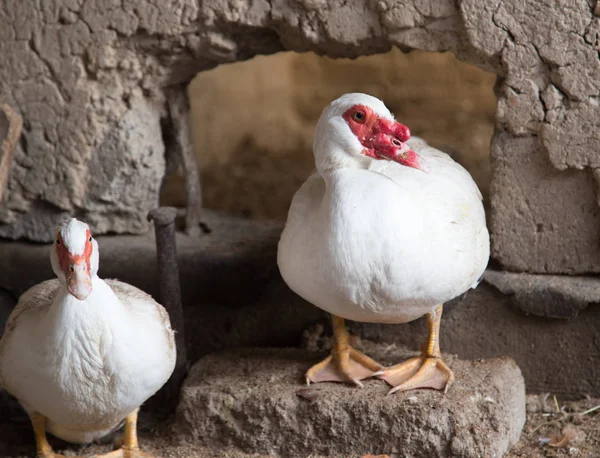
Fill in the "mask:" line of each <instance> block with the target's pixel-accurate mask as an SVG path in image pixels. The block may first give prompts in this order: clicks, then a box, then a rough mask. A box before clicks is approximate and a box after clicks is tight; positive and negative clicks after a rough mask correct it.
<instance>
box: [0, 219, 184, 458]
mask: <svg viewBox="0 0 600 458" xmlns="http://www.w3.org/2000/svg"><path fill="white" fill-rule="evenodd" d="M50 260H51V262H52V269H53V270H54V273H55V274H56V276H57V277H58V279H54V280H48V281H45V282H43V283H40V284H38V285H36V286H34V287H32V288H31V289H29V290H28V291H26V292H25V293H24V294H23V295H22V296H21V298H20V299H19V303H18V304H17V306H16V307H15V309H14V311H13V312H12V314H11V315H10V317H9V319H8V322H7V324H6V330H5V333H4V336H3V337H2V340H0V386H2V388H4V389H5V390H6V391H8V392H9V393H11V394H12V395H13V396H14V397H15V398H16V399H17V400H18V401H19V402H20V403H21V405H22V406H23V408H24V409H25V410H26V411H27V413H28V414H29V416H30V418H31V422H32V424H33V429H34V432H35V438H36V443H37V456H38V457H40V458H56V457H60V456H61V455H58V454H56V453H54V451H53V450H52V447H51V446H50V444H49V443H48V441H47V439H46V431H48V432H50V433H52V434H53V435H54V436H56V437H59V438H61V439H63V440H66V441H68V442H73V443H89V442H93V441H95V440H98V439H100V438H102V437H104V436H106V435H107V434H109V433H111V432H113V431H115V430H117V429H118V428H120V427H121V426H122V424H123V422H124V423H125V431H124V438H123V446H122V447H121V448H120V449H118V450H115V451H113V452H110V453H108V454H106V455H103V456H104V457H106V458H117V457H124V458H138V457H148V456H149V455H147V454H145V453H143V452H141V451H140V448H139V445H138V440H137V432H136V430H137V412H138V409H139V407H140V406H141V405H142V403H144V402H145V401H146V400H147V399H148V398H150V397H151V396H152V395H153V394H154V393H156V392H157V391H158V390H159V389H160V388H161V387H162V386H163V385H164V384H165V383H166V382H167V380H168V379H169V377H170V376H171V373H172V372H173V369H174V367H175V359H176V352H175V340H174V333H173V331H172V329H171V324H170V320H169V316H168V313H167V311H166V310H165V309H164V308H163V307H162V306H161V305H160V304H158V303H157V302H156V301H154V300H153V299H152V297H151V296H149V295H148V294H146V293H144V292H143V291H141V290H139V289H137V288H135V287H133V286H131V285H128V284H126V283H123V282H120V281H117V280H106V281H105V280H102V279H100V278H99V277H98V275H97V274H98V265H99V253H98V244H97V242H96V240H94V238H93V237H92V236H91V233H90V229H89V227H88V226H87V224H85V223H83V222H81V221H78V220H76V219H74V218H73V219H71V220H70V221H68V222H67V223H65V224H64V225H63V226H62V227H61V228H60V229H59V231H58V234H57V236H56V240H55V242H54V244H53V246H52V248H51V254H50Z"/></svg>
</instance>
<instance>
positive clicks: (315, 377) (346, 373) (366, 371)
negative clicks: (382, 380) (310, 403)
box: [305, 315, 383, 387]
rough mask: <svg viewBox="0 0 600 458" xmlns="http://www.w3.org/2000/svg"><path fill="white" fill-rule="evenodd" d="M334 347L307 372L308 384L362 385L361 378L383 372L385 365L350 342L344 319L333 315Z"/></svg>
mask: <svg viewBox="0 0 600 458" xmlns="http://www.w3.org/2000/svg"><path fill="white" fill-rule="evenodd" d="M332 321H333V348H332V350H331V355H329V356H328V357H327V358H325V359H324V360H323V361H321V362H320V363H317V364H315V365H314V366H313V367H311V368H310V369H309V370H308V371H307V372H306V375H305V377H306V384H307V385H308V384H310V383H319V382H344V383H351V384H354V385H356V386H359V387H362V386H363V385H362V383H360V381H361V380H364V379H366V378H369V377H373V376H378V375H381V374H383V366H382V365H381V364H379V363H378V362H377V361H374V360H373V359H371V358H369V357H368V356H367V355H365V354H364V353H362V352H360V351H358V350H356V349H354V348H352V347H351V346H350V345H349V343H348V332H347V331H346V327H345V326H344V319H343V318H340V317H338V316H335V315H332Z"/></svg>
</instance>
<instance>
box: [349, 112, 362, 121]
mask: <svg viewBox="0 0 600 458" xmlns="http://www.w3.org/2000/svg"><path fill="white" fill-rule="evenodd" d="M352 117H353V118H354V120H355V121H356V122H365V112H364V111H356V112H354V114H353V115H352Z"/></svg>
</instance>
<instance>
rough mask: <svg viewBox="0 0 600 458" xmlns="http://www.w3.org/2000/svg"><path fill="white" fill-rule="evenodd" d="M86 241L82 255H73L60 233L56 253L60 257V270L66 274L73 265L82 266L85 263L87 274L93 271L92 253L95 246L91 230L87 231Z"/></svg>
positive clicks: (57, 238)
mask: <svg viewBox="0 0 600 458" xmlns="http://www.w3.org/2000/svg"><path fill="white" fill-rule="evenodd" d="M85 237H86V241H85V247H84V249H83V253H82V254H71V253H70V252H69V250H68V249H67V247H66V246H65V242H64V240H63V238H62V235H61V234H60V232H59V233H58V234H57V236H56V242H55V244H56V253H57V255H58V261H59V263H60V269H61V270H62V271H63V272H65V274H66V273H67V272H68V271H69V269H70V268H71V265H73V264H75V265H81V264H83V263H85V264H86V269H87V272H88V273H89V272H90V269H91V256H92V251H93V249H94V245H93V244H92V234H91V233H90V230H89V229H88V230H86V233H85Z"/></svg>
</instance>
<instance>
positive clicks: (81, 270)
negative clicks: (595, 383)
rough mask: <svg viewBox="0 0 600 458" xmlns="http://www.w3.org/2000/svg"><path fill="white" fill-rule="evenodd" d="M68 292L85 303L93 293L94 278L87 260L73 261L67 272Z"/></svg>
mask: <svg viewBox="0 0 600 458" xmlns="http://www.w3.org/2000/svg"><path fill="white" fill-rule="evenodd" d="M65 277H66V280H67V291H69V293H70V294H72V295H73V296H75V297H76V298H77V299H79V300H80V301H84V300H85V299H87V297H88V296H89V295H90V294H91V292H92V277H91V275H90V268H89V265H88V263H87V262H86V260H85V259H83V258H80V259H71V260H70V262H69V267H68V269H67V271H66V272H65Z"/></svg>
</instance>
